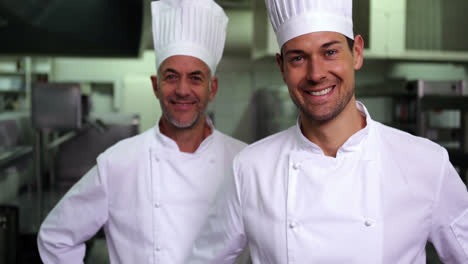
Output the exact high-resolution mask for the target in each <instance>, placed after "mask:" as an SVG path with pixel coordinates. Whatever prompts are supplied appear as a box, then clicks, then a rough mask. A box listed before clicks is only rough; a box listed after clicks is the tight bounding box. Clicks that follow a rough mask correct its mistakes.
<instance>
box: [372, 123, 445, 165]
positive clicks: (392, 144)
mask: <svg viewBox="0 0 468 264" xmlns="http://www.w3.org/2000/svg"><path fill="white" fill-rule="evenodd" d="M375 125H376V130H377V131H378V133H379V137H380V139H381V142H382V144H383V145H385V148H384V149H390V150H392V152H393V153H395V154H399V155H402V156H412V155H416V157H417V156H419V157H424V159H425V160H427V158H430V157H433V158H440V157H441V156H445V155H447V151H446V150H445V149H444V148H443V147H442V146H440V145H439V144H437V143H435V142H433V141H431V140H429V139H427V138H423V137H419V136H414V135H411V134H409V133H407V132H404V131H401V130H398V129H395V128H392V127H389V126H386V125H383V124H381V123H378V122H375Z"/></svg>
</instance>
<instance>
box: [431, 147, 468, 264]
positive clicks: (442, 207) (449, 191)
mask: <svg viewBox="0 0 468 264" xmlns="http://www.w3.org/2000/svg"><path fill="white" fill-rule="evenodd" d="M443 161H444V162H443V163H444V166H443V167H442V172H441V177H440V179H441V180H440V182H439V187H438V189H439V190H438V193H437V196H436V199H435V203H434V208H433V216H432V218H433V219H432V230H431V233H430V237H429V240H430V241H431V242H432V243H433V244H434V246H435V248H436V250H437V253H438V254H439V257H440V259H441V260H442V261H443V262H444V263H468V193H467V189H466V186H465V184H464V183H463V182H462V181H461V178H460V176H459V175H458V174H457V172H456V170H455V168H454V167H453V166H452V164H451V163H450V161H449V159H448V155H447V151H445V150H444V157H443Z"/></svg>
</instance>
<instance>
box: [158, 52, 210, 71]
mask: <svg viewBox="0 0 468 264" xmlns="http://www.w3.org/2000/svg"><path fill="white" fill-rule="evenodd" d="M169 68H170V69H172V70H175V71H177V72H179V73H191V72H196V71H199V72H202V73H205V74H208V73H209V71H210V69H209V68H208V65H206V63H204V62H203V61H202V60H200V59H198V58H195V57H192V56H186V55H175V56H171V57H169V58H167V59H165V60H164V61H163V62H162V63H161V65H160V66H159V72H164V71H165V70H166V69H169Z"/></svg>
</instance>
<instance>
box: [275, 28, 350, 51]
mask: <svg viewBox="0 0 468 264" xmlns="http://www.w3.org/2000/svg"><path fill="white" fill-rule="evenodd" d="M335 42H336V43H337V44H346V43H347V42H346V37H345V36H344V35H343V34H341V33H337V32H331V31H318V32H312V33H308V34H304V35H301V36H297V37H295V38H293V39H290V40H288V41H287V42H286V43H284V45H283V47H282V51H283V53H285V52H287V51H288V50H309V49H314V48H321V47H322V46H323V45H326V44H328V43H335Z"/></svg>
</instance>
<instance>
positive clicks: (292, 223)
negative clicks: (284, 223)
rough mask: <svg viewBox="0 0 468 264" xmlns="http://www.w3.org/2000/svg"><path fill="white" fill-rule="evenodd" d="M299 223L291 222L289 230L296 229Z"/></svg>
mask: <svg viewBox="0 0 468 264" xmlns="http://www.w3.org/2000/svg"><path fill="white" fill-rule="evenodd" d="M296 226H297V223H296V222H289V228H291V229H294V228H296Z"/></svg>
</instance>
